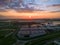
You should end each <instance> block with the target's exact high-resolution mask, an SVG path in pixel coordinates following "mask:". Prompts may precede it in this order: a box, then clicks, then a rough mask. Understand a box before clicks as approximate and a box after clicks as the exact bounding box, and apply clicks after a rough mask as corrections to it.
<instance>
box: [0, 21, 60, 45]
mask: <svg viewBox="0 0 60 45" xmlns="http://www.w3.org/2000/svg"><path fill="white" fill-rule="evenodd" d="M16 30H17V31H16ZM18 30H19V28H18V27H17V26H16V25H15V24H13V23H4V22H0V45H12V44H14V43H15V42H16V34H17V32H18ZM58 30H59V29H58ZM15 32H16V33H15ZM58 37H60V31H56V32H52V33H49V34H46V35H43V36H38V37H34V38H29V37H27V38H18V37H17V39H19V40H28V42H27V43H26V44H25V45H43V44H44V43H45V42H46V41H48V40H52V39H54V38H58ZM51 45H52V44H51Z"/></svg>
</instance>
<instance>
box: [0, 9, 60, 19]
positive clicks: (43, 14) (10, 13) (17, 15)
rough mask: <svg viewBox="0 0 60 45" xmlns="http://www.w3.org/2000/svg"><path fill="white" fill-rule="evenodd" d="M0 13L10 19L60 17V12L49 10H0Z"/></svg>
mask: <svg viewBox="0 0 60 45" xmlns="http://www.w3.org/2000/svg"><path fill="white" fill-rule="evenodd" d="M0 15H2V16H6V17H8V18H10V19H42V18H60V12H56V13H51V12H48V11H33V12H31V11H30V12H28V11H27V12H24V11H22V12H16V11H15V10H11V9H10V10H7V11H6V12H0Z"/></svg>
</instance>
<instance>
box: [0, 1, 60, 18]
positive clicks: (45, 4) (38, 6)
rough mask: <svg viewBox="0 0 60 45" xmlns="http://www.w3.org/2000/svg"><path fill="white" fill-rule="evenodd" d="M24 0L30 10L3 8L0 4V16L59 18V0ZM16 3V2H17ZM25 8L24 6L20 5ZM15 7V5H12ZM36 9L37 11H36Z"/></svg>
mask: <svg viewBox="0 0 60 45" xmlns="http://www.w3.org/2000/svg"><path fill="white" fill-rule="evenodd" d="M31 1H32V0H24V5H27V6H28V8H29V9H34V10H33V11H32V12H31V11H30V10H21V11H20V9H19V10H17V9H16V10H15V9H13V8H9V9H5V8H3V11H2V8H1V6H0V18H2V19H4V18H11V19H14V18H16V19H43V18H60V0H33V4H29V3H31ZM0 2H1V1H0ZM17 3H18V2H17ZM21 7H22V8H24V9H26V7H25V6H21ZM14 8H15V7H14ZM36 10H37V11H36Z"/></svg>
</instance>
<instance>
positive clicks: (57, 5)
mask: <svg viewBox="0 0 60 45" xmlns="http://www.w3.org/2000/svg"><path fill="white" fill-rule="evenodd" d="M47 7H60V4H53V5H48V6H47Z"/></svg>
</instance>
